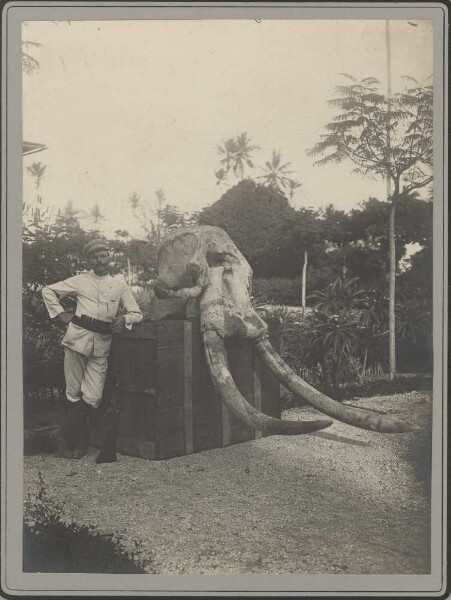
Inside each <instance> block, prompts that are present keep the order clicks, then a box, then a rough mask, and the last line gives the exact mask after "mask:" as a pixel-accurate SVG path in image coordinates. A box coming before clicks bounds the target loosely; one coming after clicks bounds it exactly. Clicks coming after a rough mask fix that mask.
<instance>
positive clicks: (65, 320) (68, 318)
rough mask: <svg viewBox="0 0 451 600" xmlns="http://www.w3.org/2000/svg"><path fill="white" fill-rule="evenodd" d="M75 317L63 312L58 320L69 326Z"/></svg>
mask: <svg viewBox="0 0 451 600" xmlns="http://www.w3.org/2000/svg"><path fill="white" fill-rule="evenodd" d="M73 316H74V315H73V314H72V313H70V312H62V313H60V314H59V315H58V318H59V319H60V320H61V321H63V323H66V325H69V323H70V322H71V321H72V317H73Z"/></svg>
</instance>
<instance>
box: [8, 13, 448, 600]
mask: <svg viewBox="0 0 451 600" xmlns="http://www.w3.org/2000/svg"><path fill="white" fill-rule="evenodd" d="M326 11H327V12H326ZM325 14H327V17H325V16H324V15H325ZM321 15H323V16H321ZM375 15H377V17H376V16H375ZM174 18H176V19H199V18H204V19H211V18H221V19H256V18H262V19H291V18H302V19H315V18H316V19H321V18H327V19H336V18H337V19H374V18H378V19H401V18H402V19H412V20H415V19H417V20H419V19H430V20H433V21H434V217H433V224H434V225H433V227H434V229H433V237H434V249H433V252H434V297H433V306H434V322H433V332H434V374H433V385H434V393H433V461H432V483H431V486H432V504H431V513H432V522H431V525H432V526H431V530H432V533H431V536H432V538H431V542H432V544H431V565H433V568H432V572H431V575H267V574H259V575H199V576H195V575H180V576H165V575H150V574H149V575H101V574H82V575H80V574H72V573H65V574H59V573H58V574H41V573H23V572H22V570H21V565H22V543H21V535H19V534H18V532H21V531H22V499H23V450H22V448H23V408H22V403H21V402H20V399H21V398H22V394H23V390H22V385H23V383H22V352H21V343H22V339H21V335H20V334H21V331H22V311H21V287H22V286H21V277H22V272H21V264H22V169H23V166H22V114H21V107H22V103H21V85H22V84H21V81H22V79H21V78H22V70H21V44H20V42H21V29H20V25H21V22H22V21H23V20H27V21H33V20H55V21H58V20H71V21H76V20H96V21H97V20H99V21H101V20H121V19H124V20H141V19H174ZM448 23H449V15H448V7H447V6H446V4H445V3H440V2H437V3H434V2H408V3H407V2H406V3H394V2H393V3H392V2H381V3H365V2H349V3H347V2H342V3H337V2H335V3H333V2H322V3H313V2H312V3H310V2H299V3H296V2H293V3H289V2H287V3H274V2H272V3H270V2H264V3H257V2H256V3H246V2H242V3H241V2H233V3H232V2H227V3H208V2H204V3H202V2H197V3H188V2H186V3H182V2H172V3H170V2H166V3H164V2H162V3H155V2H152V3H151V2H95V1H94V2H31V1H30V2H19V1H17V2H8V3H7V4H5V5H4V7H3V10H2V34H3V35H2V173H3V174H4V176H3V178H2V192H1V193H2V205H1V215H2V219H1V227H2V230H1V231H2V253H1V268H2V279H1V286H2V296H1V297H2V303H1V319H2V328H1V330H2V339H1V344H2V346H1V349H2V372H1V374H2V378H1V381H2V390H1V391H2V419H1V427H2V431H1V432H2V436H1V444H2V445H1V449H2V472H1V476H2V491H3V493H2V497H1V501H2V504H1V511H2V517H3V518H2V523H3V527H2V531H1V555H2V560H1V587H2V591H3V593H5V594H7V595H10V596H11V597H18V596H23V595H24V594H26V595H27V596H33V595H36V596H37V595H43V594H44V595H46V596H49V597H50V596H62V595H63V594H64V595H68V596H71V595H78V594H82V595H83V596H87V595H92V596H94V595H95V596H102V595H106V596H116V595H121V596H122V595H145V596H151V595H181V596H185V595H194V594H197V595H211V594H214V595H216V596H220V595H221V596H222V595H224V596H226V595H236V594H237V593H239V594H240V595H263V594H264V595H266V596H271V595H277V596H285V595H286V596H299V595H303V596H305V595H308V596H312V597H313V596H319V597H321V596H330V595H334V596H344V597H352V596H357V597H359V598H362V597H371V596H378V597H384V596H385V597H386V596H389V597H390V596H392V597H402V596H409V597H444V594H446V593H447V591H446V586H447V577H446V568H447V563H446V543H447V539H446V525H447V514H446V510H445V507H446V499H447V489H446V485H445V484H446V471H445V469H446V465H447V463H446V459H447V452H446V450H447V445H446V442H447V422H448V415H447V406H446V402H445V401H444V399H446V398H447V379H446V376H447V329H448V327H447V325H448V323H447V305H448V304H447V285H446V283H447V272H448V264H447V240H448V238H447V236H448V208H447V201H445V198H446V199H447V191H448V175H447V173H448V168H447V166H448V160H447V158H448V155H447V140H446V138H445V135H444V132H445V131H447V124H448V122H447V118H448V113H447V107H448V104H447V102H448V95H447V83H448V37H447V36H448ZM5 175H6V176H5ZM440 199H441V200H442V203H441V205H440ZM18 267H19V268H18ZM80 579H83V582H84V584H83V586H81V585H80ZM384 588H386V589H384Z"/></svg>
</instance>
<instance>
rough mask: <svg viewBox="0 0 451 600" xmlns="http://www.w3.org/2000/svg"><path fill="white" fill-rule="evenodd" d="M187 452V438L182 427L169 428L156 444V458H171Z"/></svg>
mask: <svg viewBox="0 0 451 600" xmlns="http://www.w3.org/2000/svg"><path fill="white" fill-rule="evenodd" d="M183 454H185V440H184V437H183V435H180V429H174V430H167V431H165V434H164V436H162V437H161V438H160V439H159V441H158V443H157V445H156V458H157V459H163V458H171V457H173V456H182V455H183Z"/></svg>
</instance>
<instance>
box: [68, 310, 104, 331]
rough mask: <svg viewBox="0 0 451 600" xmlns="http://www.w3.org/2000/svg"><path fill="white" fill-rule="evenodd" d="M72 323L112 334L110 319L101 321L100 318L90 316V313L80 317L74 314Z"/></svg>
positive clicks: (89, 329) (90, 329)
mask: <svg viewBox="0 0 451 600" xmlns="http://www.w3.org/2000/svg"><path fill="white" fill-rule="evenodd" d="M71 323H73V324H74V325H78V326H79V327H83V329H87V330H88V331H94V332H95V333H103V334H105V335H106V334H111V323H110V322H109V321H101V320H100V319H94V318H93V317H88V315H81V316H80V317H78V316H77V315H74V316H73V317H72V321H71Z"/></svg>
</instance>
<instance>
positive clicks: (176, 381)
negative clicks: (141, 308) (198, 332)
mask: <svg viewBox="0 0 451 600" xmlns="http://www.w3.org/2000/svg"><path fill="white" fill-rule="evenodd" d="M157 332H158V341H157V369H158V384H157V394H158V406H159V408H164V407H168V406H183V395H184V387H185V386H184V374H185V366H184V359H183V336H184V323H183V321H160V322H159V323H157Z"/></svg>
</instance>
